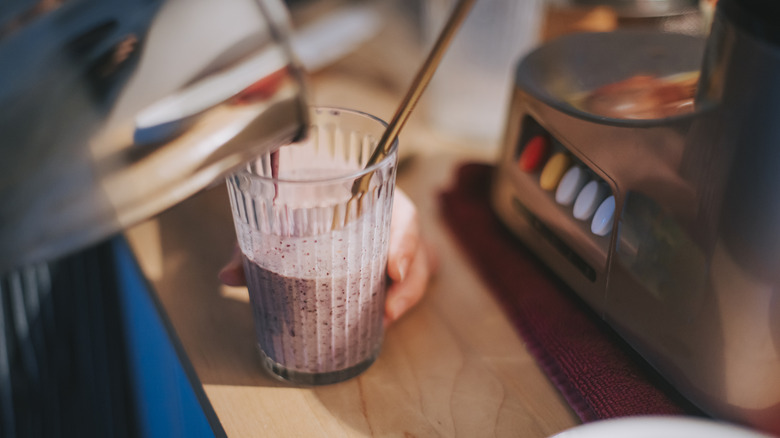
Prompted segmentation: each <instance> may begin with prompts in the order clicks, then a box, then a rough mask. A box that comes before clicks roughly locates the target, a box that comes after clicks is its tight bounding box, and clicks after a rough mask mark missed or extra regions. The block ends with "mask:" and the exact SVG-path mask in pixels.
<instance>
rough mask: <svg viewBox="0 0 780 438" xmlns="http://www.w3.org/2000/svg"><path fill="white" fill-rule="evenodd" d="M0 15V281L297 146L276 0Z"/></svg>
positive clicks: (89, 3) (299, 89) (90, 3)
mask: <svg viewBox="0 0 780 438" xmlns="http://www.w3.org/2000/svg"><path fill="white" fill-rule="evenodd" d="M30 3H32V2H16V3H14V2H12V3H11V6H10V7H9V8H0V64H2V65H3V68H2V69H0V108H1V109H0V138H1V139H2V140H0V141H1V143H0V153H1V154H2V160H0V224H2V226H0V272H2V271H5V270H7V269H9V268H15V267H18V266H22V265H25V264H27V263H31V262H38V261H42V260H49V259H51V258H54V257H58V256H61V255H63V254H67V253H69V252H71V251H73V250H76V249H78V248H81V247H84V246H85V245H88V244H90V243H95V242H97V241H99V240H100V239H102V238H105V237H107V236H109V235H111V234H113V233H115V232H117V231H119V230H121V229H123V228H125V227H127V226H129V225H132V224H134V223H136V222H139V221H140V220H143V219H145V218H148V217H150V216H152V215H154V214H156V213H158V212H160V211H162V210H164V209H165V208H168V207H170V206H172V205H174V204H175V203H177V202H179V201H181V200H183V199H185V198H187V197H188V196H190V195H192V194H193V193H195V192H196V191H198V190H200V189H202V188H204V187H205V186H206V185H208V184H210V183H211V182H212V181H215V180H217V179H218V178H219V177H220V176H224V174H225V173H227V172H228V171H229V170H230V169H232V168H234V167H235V166H237V165H238V164H240V163H241V162H242V161H245V160H246V159H248V158H249V157H250V156H252V155H256V154H259V153H262V152H266V151H268V150H269V149H270V148H273V147H274V146H276V145H279V144H282V143H285V142H289V141H291V140H293V139H294V138H295V137H297V136H300V135H301V134H302V132H303V131H304V129H305V126H306V125H307V123H306V118H307V108H306V103H305V101H304V90H303V84H302V73H301V69H300V68H299V66H298V64H297V63H296V61H295V60H294V57H293V56H292V54H291V52H290V50H289V47H288V44H287V35H288V33H289V20H288V11H287V9H286V7H285V5H284V4H283V3H282V1H281V0H230V1H220V2H213V1H206V0H194V1H193V0H190V1H184V0H168V1H165V0H151V1H141V0H135V1H129V2H119V1H97V0H82V1H65V2H60V1H51V2H40V3H39V4H38V5H30Z"/></svg>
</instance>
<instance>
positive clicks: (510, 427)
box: [128, 155, 578, 437]
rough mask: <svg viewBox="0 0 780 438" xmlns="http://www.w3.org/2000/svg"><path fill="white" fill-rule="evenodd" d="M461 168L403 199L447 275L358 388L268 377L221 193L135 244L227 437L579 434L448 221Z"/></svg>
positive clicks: (423, 171) (408, 181) (171, 215)
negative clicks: (235, 280)
mask: <svg viewBox="0 0 780 438" xmlns="http://www.w3.org/2000/svg"><path fill="white" fill-rule="evenodd" d="M462 159H463V157H462V156H460V155H431V156H423V157H416V158H415V159H414V160H413V161H411V162H410V163H408V164H407V165H406V166H407V167H406V168H404V169H403V171H402V173H401V175H399V186H400V187H401V188H403V189H404V190H405V191H407V193H409V194H410V197H412V198H413V200H414V201H415V202H416V203H417V205H418V206H419V209H420V214H421V220H422V226H423V229H424V232H425V234H426V236H427V238H428V239H429V240H430V241H431V242H432V243H433V244H434V246H435V247H436V248H437V249H438V251H439V254H440V257H441V267H440V271H439V272H438V274H437V276H436V277H435V278H434V279H433V280H432V282H431V284H430V286H429V290H428V292H427V294H426V296H425V298H424V299H423V301H422V302H421V303H420V304H419V305H418V306H417V307H416V308H415V309H413V310H412V311H411V312H410V313H409V314H407V315H406V316H404V317H403V318H402V319H401V320H400V321H398V322H397V323H396V324H394V325H393V326H391V327H390V328H389V329H388V331H387V334H386V338H385V342H384V345H383V348H382V352H381V354H380V356H379V358H378V360H377V361H376V362H375V363H374V365H372V366H371V368H369V369H368V371H366V372H365V373H364V374H362V375H361V376H359V377H357V378H355V379H352V380H350V381H347V382H344V383H340V384H335V385H330V386H325V387H315V388H297V387H293V386H289V385H286V384H284V383H279V382H277V381H275V380H273V379H272V378H270V377H268V376H266V375H265V374H264V372H263V371H262V369H261V368H260V365H259V361H258V357H257V356H256V350H255V343H254V332H253V328H252V314H251V310H250V306H249V303H248V296H247V293H246V289H244V288H227V287H225V286H222V285H221V284H220V283H219V281H218V280H217V272H218V271H219V268H220V267H221V266H222V264H223V263H224V262H225V261H226V260H227V259H228V257H229V255H230V253H231V251H232V246H233V242H234V234H233V233H234V230H233V225H232V220H231V217H230V210H229V205H228V201H227V196H226V193H227V191H226V189H225V188H224V186H222V185H220V186H218V187H215V188H213V189H210V190H208V191H206V192H204V193H202V194H200V195H198V196H196V197H194V198H192V199H190V200H188V201H186V202H184V203H183V204H181V205H179V206H177V207H175V208H173V209H171V210H169V211H167V212H166V213H164V214H162V215H161V216H159V217H158V218H157V219H155V220H153V221H149V222H146V223H144V224H141V225H139V226H137V227H135V228H133V229H132V230H130V231H129V232H128V236H129V238H130V241H131V243H132V245H133V248H134V250H135V252H136V254H137V255H138V257H139V261H140V263H141V265H142V267H143V269H144V271H145V272H146V273H147V276H148V277H149V278H150V280H151V282H152V284H153V286H154V287H155V289H156V291H157V293H158V295H159V299H160V301H161V302H162V305H163V307H164V310H165V311H166V312H167V316H168V317H169V319H170V321H171V322H172V325H173V327H174V329H175V331H176V334H177V336H178V337H179V339H180V340H181V343H182V344H183V346H184V349H185V351H186V353H187V356H188V358H189V360H190V361H191V363H192V365H193V367H194V369H195V371H196V373H197V375H198V377H199V379H200V381H201V383H202V385H203V388H204V390H205V393H206V395H207V396H208V399H209V401H210V403H211V404H212V406H213V408H214V410H215V412H216V413H217V416H218V417H219V420H220V422H221V423H222V426H223V427H224V429H225V431H226V432H227V434H228V436H231V437H245V436H268V437H318V436H322V437H326V436H333V437H335V436H338V437H344V436H349V437H352V436H354V437H358V436H405V437H409V436H414V437H429V436H446V437H454V436H463V437H477V436H500V437H503V436H523V437H545V436H549V435H552V434H554V433H557V432H559V431H561V430H563V429H566V428H569V427H571V426H573V425H575V424H577V422H578V419H577V417H576V415H574V413H573V412H572V411H571V410H570V409H569V407H568V406H567V405H566V403H565V401H564V400H563V399H562V397H561V396H560V394H559V393H558V392H557V390H556V389H555V388H554V386H553V385H552V384H551V383H550V381H549V380H548V379H547V378H546V376H545V375H544V374H543V373H542V372H541V371H540V369H539V367H538V366H537V365H536V363H535V362H534V359H533V357H532V356H531V355H530V353H529V352H528V351H527V350H526V348H525V346H524V345H523V342H522V340H521V339H520V338H519V336H518V335H517V334H516V332H515V330H514V328H513V327H512V326H511V324H510V322H509V320H508V319H507V318H506V317H505V315H504V314H503V313H502V311H501V309H500V307H499V306H498V304H497V303H496V301H495V300H494V299H493V297H492V296H491V294H490V292H489V290H487V288H486V286H485V285H484V284H483V283H482V282H481V281H480V279H479V278H478V277H477V276H476V274H475V273H474V271H473V270H472V269H471V268H470V267H469V265H468V264H467V261H466V259H465V258H464V256H463V254H461V253H460V249H459V248H458V247H457V246H456V245H455V244H454V242H453V240H452V238H451V236H450V234H449V231H448V230H447V229H446V228H445V227H444V225H443V223H442V222H441V219H440V217H439V213H438V210H437V194H438V193H439V191H440V190H441V189H442V188H443V187H445V186H446V185H447V184H449V181H450V178H451V176H452V169H453V167H454V166H455V165H456V164H457V163H458V162H460V161H461V160H462Z"/></svg>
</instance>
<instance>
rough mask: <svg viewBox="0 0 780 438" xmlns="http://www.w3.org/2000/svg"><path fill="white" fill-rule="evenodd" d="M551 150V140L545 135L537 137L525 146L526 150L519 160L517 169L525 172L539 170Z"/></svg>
mask: <svg viewBox="0 0 780 438" xmlns="http://www.w3.org/2000/svg"><path fill="white" fill-rule="evenodd" d="M549 149H550V140H548V139H547V137H546V136H544V135H537V136H535V137H533V138H531V139H530V140H528V143H526V144H525V149H523V152H522V153H521V154H520V158H518V160H517V167H519V168H520V170H522V171H523V172H533V171H534V170H536V169H538V168H539V166H540V165H541V164H542V162H543V161H544V159H545V158H546V157H547V151H548V150H549Z"/></svg>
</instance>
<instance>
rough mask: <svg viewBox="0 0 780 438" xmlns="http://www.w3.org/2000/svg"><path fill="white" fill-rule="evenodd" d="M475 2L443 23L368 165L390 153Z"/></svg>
mask: <svg viewBox="0 0 780 438" xmlns="http://www.w3.org/2000/svg"><path fill="white" fill-rule="evenodd" d="M475 1H476V0H460V1H459V2H458V3H457V4H456V5H455V7H454V8H453V10H452V13H451V14H450V17H449V19H448V20H447V23H446V24H445V25H444V28H443V29H442V31H441V33H440V34H439V37H438V39H437V40H436V42H435V43H434V45H433V48H432V49H431V52H430V53H429V54H428V57H427V58H426V59H425V63H423V65H422V66H421V67H420V70H419V71H418V72H417V76H415V78H414V81H413V82H412V85H411V87H410V88H409V91H408V92H407V93H406V96H404V99H403V100H402V101H401V105H400V106H399V107H398V109H397V110H396V112H395V115H394V116H393V118H392V120H390V123H389V124H388V125H387V129H385V132H384V134H382V137H381V138H380V139H379V142H378V143H377V145H376V149H374V152H373V153H372V154H371V157H370V158H369V159H368V163H367V164H366V167H370V166H373V165H374V164H376V163H378V162H380V161H381V160H382V159H383V158H384V157H385V156H387V154H388V153H390V148H391V146H392V144H393V142H394V141H395V140H396V139H397V138H398V133H399V132H401V128H403V126H404V124H405V123H406V121H407V120H408V119H409V115H410V114H411V113H412V110H414V106H415V105H416V104H417V101H418V100H420V96H421V95H422V93H423V91H424V90H425V87H426V86H427V85H428V82H430V81H431V78H432V77H433V74H434V73H435V72H436V67H437V66H438V65H439V61H441V58H442V57H443V56H444V52H445V50H446V49H447V46H448V45H449V43H450V41H451V40H452V37H453V36H454V35H455V31H456V30H457V29H458V27H459V26H460V24H461V23H462V22H463V20H465V19H466V16H467V15H468V12H469V10H470V9H471V7H472V6H473V5H474V2H475ZM372 174H373V172H369V173H367V174H366V175H364V176H363V177H362V178H360V179H359V180H357V181H355V183H354V185H353V186H352V196H353V198H354V197H361V196H362V195H363V194H364V193H365V192H366V191H367V190H368V184H369V182H370V181H371V175H372Z"/></svg>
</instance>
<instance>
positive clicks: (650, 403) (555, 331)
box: [440, 163, 700, 422]
mask: <svg viewBox="0 0 780 438" xmlns="http://www.w3.org/2000/svg"><path fill="white" fill-rule="evenodd" d="M492 170H493V168H492V167H491V166H487V165H484V164H476V163H466V164H464V165H462V166H461V167H460V168H459V169H458V171H457V174H456V179H455V182H454V185H453V187H451V188H449V189H447V190H446V191H444V192H443V193H442V194H441V196H440V208H441V214H442V217H443V220H444V221H445V222H446V223H447V225H448V226H449V228H450V231H451V232H452V234H453V236H454V238H455V240H456V241H457V242H459V244H460V246H461V249H462V251H463V252H464V253H465V255H466V256H467V257H468V258H469V259H470V261H471V263H472V264H473V265H474V266H475V267H476V269H477V271H478V272H479V273H480V275H481V277H482V278H483V280H484V281H485V282H486V283H487V284H488V285H489V287H490V289H491V290H492V292H493V293H494V294H495V297H496V298H497V299H498V300H499V302H500V303H501V304H502V307H503V308H504V310H505V312H506V314H507V315H508V316H509V318H510V319H511V321H512V323H513V324H514V326H515V327H516V329H517V331H518V332H519V334H520V336H521V337H522V338H523V340H524V341H525V342H526V344H527V347H528V349H529V351H530V352H531V354H533V355H534V357H535V358H536V360H537V362H538V363H539V365H540V366H541V367H542V369H543V370H544V371H545V373H546V374H547V376H548V377H549V378H550V380H551V381H552V382H553V383H554V384H555V385H556V386H557V388H558V389H559V391H560V392H561V393H562V394H563V396H564V398H565V399H566V400H567V402H568V403H569V405H570V406H571V408H572V409H573V410H574V411H575V412H576V413H577V415H579V417H580V418H581V419H582V421H584V422H588V421H594V420H599V419H606V418H613V417H623V416H631V415H683V414H685V415H700V413H699V412H698V411H697V410H696V409H695V408H693V407H692V405H690V404H689V403H688V402H687V401H685V399H683V398H682V397H680V396H679V394H677V393H675V391H674V390H673V389H672V388H671V387H670V386H669V385H668V384H667V383H666V382H665V381H664V380H663V379H662V378H661V377H660V376H659V375H658V374H657V373H656V372H654V371H653V370H652V369H651V368H649V366H648V365H647V364H646V363H644V362H643V361H642V359H641V358H640V357H639V356H638V355H637V354H636V353H635V352H634V351H633V350H631V348H630V347H628V346H627V345H626V344H625V343H624V342H623V341H622V340H621V339H620V338H619V337H618V336H617V335H616V334H615V333H614V332H613V331H612V330H611V329H610V328H609V327H608V326H607V325H606V324H605V323H604V322H603V321H602V320H601V319H600V318H599V317H598V316H596V315H595V313H594V312H592V311H591V310H590V309H589V308H588V307H587V306H586V305H585V304H584V302H583V301H581V300H580V299H579V298H578V297H577V296H576V295H575V294H574V292H573V291H571V290H570V289H569V288H568V287H566V285H564V284H563V283H562V282H561V281H560V280H558V279H557V278H556V277H555V276H554V275H553V274H552V272H551V271H550V270H549V269H548V268H546V267H545V266H544V265H543V264H542V262H541V261H539V260H538V259H537V258H535V256H534V255H533V254H531V253H530V251H529V250H528V249H526V248H525V247H524V246H523V244H522V243H521V242H520V241H519V240H518V239H517V238H516V237H515V236H514V235H513V234H511V232H510V231H509V230H508V229H507V228H506V227H505V226H504V225H503V224H502V223H501V222H500V220H499V219H498V217H497V216H496V215H495V213H494V212H493V210H492V208H491V207H490V204H489V190H490V184H491V175H492Z"/></svg>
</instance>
